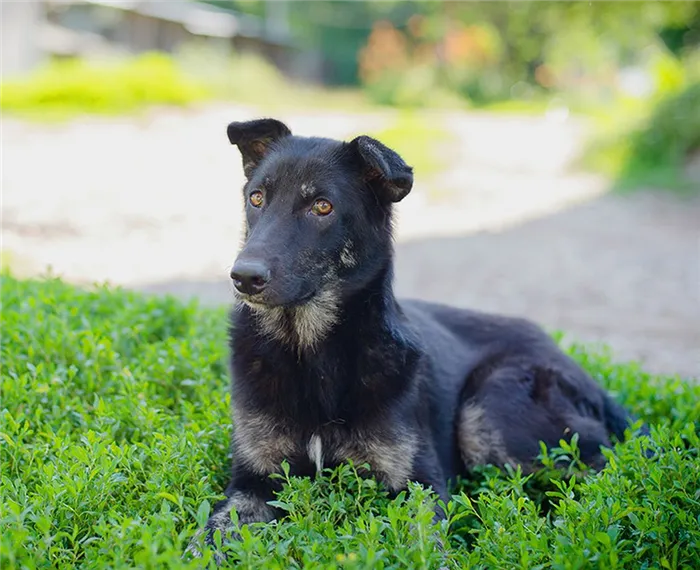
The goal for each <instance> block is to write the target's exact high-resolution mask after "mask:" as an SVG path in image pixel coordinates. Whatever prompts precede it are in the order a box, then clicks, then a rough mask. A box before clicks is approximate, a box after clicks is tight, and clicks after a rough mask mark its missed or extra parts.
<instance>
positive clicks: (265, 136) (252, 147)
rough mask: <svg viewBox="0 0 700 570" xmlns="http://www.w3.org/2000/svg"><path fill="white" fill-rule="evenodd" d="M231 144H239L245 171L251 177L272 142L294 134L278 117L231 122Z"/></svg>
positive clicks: (229, 127) (229, 135)
mask: <svg viewBox="0 0 700 570" xmlns="http://www.w3.org/2000/svg"><path fill="white" fill-rule="evenodd" d="M226 134H227V135H228V140H229V141H230V142H231V144H235V145H237V146H238V150H240V151H241V156H242V157H243V171H244V172H245V175H246V178H250V177H251V176H252V174H253V172H254V171H255V169H256V167H257V166H258V164H260V161H261V160H262V159H263V157H264V156H265V154H267V151H268V149H269V147H270V144H271V143H273V142H275V141H276V140H279V139H281V138H283V137H288V136H289V135H291V134H292V131H290V130H289V128H288V127H287V125H285V124H284V123H282V122H280V121H278V120H276V119H257V120H255V121H245V122H242V123H231V124H230V125H229V126H228V127H227V128H226Z"/></svg>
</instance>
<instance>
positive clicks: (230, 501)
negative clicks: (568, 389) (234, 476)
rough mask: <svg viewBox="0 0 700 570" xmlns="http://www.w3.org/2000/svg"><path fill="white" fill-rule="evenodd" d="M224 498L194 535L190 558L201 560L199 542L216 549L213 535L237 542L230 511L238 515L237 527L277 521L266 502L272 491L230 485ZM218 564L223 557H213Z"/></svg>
mask: <svg viewBox="0 0 700 570" xmlns="http://www.w3.org/2000/svg"><path fill="white" fill-rule="evenodd" d="M226 495H227V498H226V499H224V500H223V501H220V502H218V503H217V504H216V505H214V512H213V513H212V514H211V516H210V517H209V520H208V521H207V523H206V525H204V528H203V529H200V530H199V531H197V533H196V534H195V535H194V537H192V540H191V541H190V543H189V545H188V547H187V552H189V553H190V554H192V555H193V556H195V557H197V558H199V557H201V552H200V546H201V542H202V540H203V541H204V543H205V544H208V545H210V546H215V538H214V537H215V535H216V531H217V530H218V531H219V532H220V533H221V539H222V540H224V539H225V538H226V537H227V536H229V537H230V538H232V539H234V540H235V539H237V538H238V535H237V534H236V533H235V527H234V524H233V521H232V520H231V511H235V512H236V514H237V515H238V526H239V527H240V526H242V525H244V524H251V523H257V522H270V521H272V520H273V519H275V518H276V516H277V512H276V509H274V508H273V507H272V506H270V505H269V504H268V501H271V500H272V491H271V490H268V489H252V488H238V487H235V486H234V485H233V484H232V485H231V486H229V489H227V491H226ZM214 556H215V560H216V562H217V564H221V563H222V562H224V560H225V557H224V555H223V554H222V553H220V552H216V553H215V555H214Z"/></svg>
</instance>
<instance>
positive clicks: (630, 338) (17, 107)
mask: <svg viewBox="0 0 700 570" xmlns="http://www.w3.org/2000/svg"><path fill="white" fill-rule="evenodd" d="M0 6H1V8H2V30H1V32H2V34H1V35H2V82H1V89H2V98H1V105H2V124H1V126H2V202H3V203H2V264H3V267H5V268H7V267H9V268H10V270H11V271H12V272H13V273H14V274H16V275H19V276H34V275H43V274H46V273H47V272H50V273H52V274H54V275H60V276H62V277H63V278H64V279H66V280H67V281H70V282H74V283H78V284H89V283H94V282H105V281H106V282H110V283H112V284H118V285H123V286H126V287H129V288H133V289H138V290H141V291H146V292H149V293H155V294H165V293H169V294H174V295H177V296H179V297H182V298H184V299H189V298H193V297H194V298H197V299H199V300H200V302H201V303H203V304H205V305H219V304H226V303H230V301H231V285H230V283H229V279H228V270H229V268H230V265H231V263H232V262H233V260H234V258H235V255H236V252H237V250H238V247H239V243H240V234H241V221H242V200H241V194H240V187H241V185H242V183H243V175H242V169H241V161H240V157H239V155H238V153H237V152H236V150H235V149H234V148H232V147H231V146H230V145H229V144H228V141H227V139H226V137H225V134H224V133H225V127H226V125H227V124H228V123H229V122H230V121H233V120H246V119H250V118H254V117H259V116H274V117H276V118H280V119H282V120H284V121H285V122H287V124H288V125H289V126H290V127H291V128H292V130H293V131H294V132H295V133H296V134H300V135H318V136H330V137H337V138H350V137H353V136H356V135H358V134H370V135H372V136H375V137H378V138H380V139H381V140H383V141H384V142H385V143H386V144H388V145H389V146H392V147H393V148H395V149H396V150H397V151H398V152H400V153H401V154H402V155H403V156H404V157H405V158H406V160H407V161H408V162H409V163H410V164H412V165H413V166H414V168H415V172H416V185H415V187H414V190H413V192H412V193H411V195H410V196H409V197H408V198H407V199H406V200H405V201H404V202H402V203H401V204H400V205H399V206H398V224H397V232H396V237H397V272H396V288H397V291H398V293H399V294H400V295H406V296H413V297H422V298H426V299H431V300H435V301H442V302H449V303H453V304H457V305H462V306H468V307H472V308H477V309H482V310H487V311H497V312H502V313H509V314H517V315H523V316H527V317H530V318H532V319H535V320H536V321H538V322H540V323H541V324H543V325H544V326H545V327H547V328H548V329H549V330H562V331H564V332H565V333H566V337H565V340H566V341H567V342H568V341H571V340H576V341H581V342H587V343H605V344H607V345H609V346H610V347H611V348H612V351H613V354H614V356H615V358H616V359H617V360H636V361H639V362H640V363H641V364H642V366H643V367H644V368H646V369H648V370H650V371H653V372H657V373H668V374H680V375H682V376H684V377H693V378H698V377H700V329H699V326H700V325H699V323H700V250H699V246H700V239H699V238H700V198H699V197H700V3H697V2H597V1H593V2H587V1H586V2H459V1H453V2H446V1H416V2H401V1H384V2H370V1H362V0H354V1H322V0H318V1H313V2H312V1H294V2H287V1H263V0H248V1H242V0H241V1H234V0H210V1H207V2H204V1H201V2H196V1H189V2H188V1H178V2H175V1H172V2H170V1H156V0H152V1H148V0H92V1H86V2H73V1H69V0H45V1H31V0H24V1H21V2H19V1H17V2H5V1H3V2H2V3H1V5H0Z"/></svg>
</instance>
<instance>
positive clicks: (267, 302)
mask: <svg viewBox="0 0 700 570" xmlns="http://www.w3.org/2000/svg"><path fill="white" fill-rule="evenodd" d="M234 293H235V295H236V297H237V298H238V299H240V300H241V301H242V302H243V303H245V304H246V305H248V306H249V307H250V308H251V309H255V310H258V311H264V310H268V309H275V308H279V309H291V308H294V307H300V306H302V305H305V304H306V303H308V302H309V301H311V299H313V298H314V297H315V296H316V292H315V291H310V292H309V293H306V294H305V295H302V296H301V297H298V298H296V299H294V300H291V301H285V302H279V301H277V300H275V299H265V298H263V297H262V296H261V295H246V294H244V293H240V292H239V291H236V290H234Z"/></svg>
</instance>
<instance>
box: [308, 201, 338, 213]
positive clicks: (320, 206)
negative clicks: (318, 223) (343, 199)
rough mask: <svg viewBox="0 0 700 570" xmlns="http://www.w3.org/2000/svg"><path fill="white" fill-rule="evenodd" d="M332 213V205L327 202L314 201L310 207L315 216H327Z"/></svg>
mask: <svg viewBox="0 0 700 570" xmlns="http://www.w3.org/2000/svg"><path fill="white" fill-rule="evenodd" d="M332 211H333V205H332V204H331V203H330V202H329V201H328V200H316V201H315V202H314V205H313V206H311V212H312V213H313V214H314V215H316V216H327V215H328V214H330V213H331V212H332Z"/></svg>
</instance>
